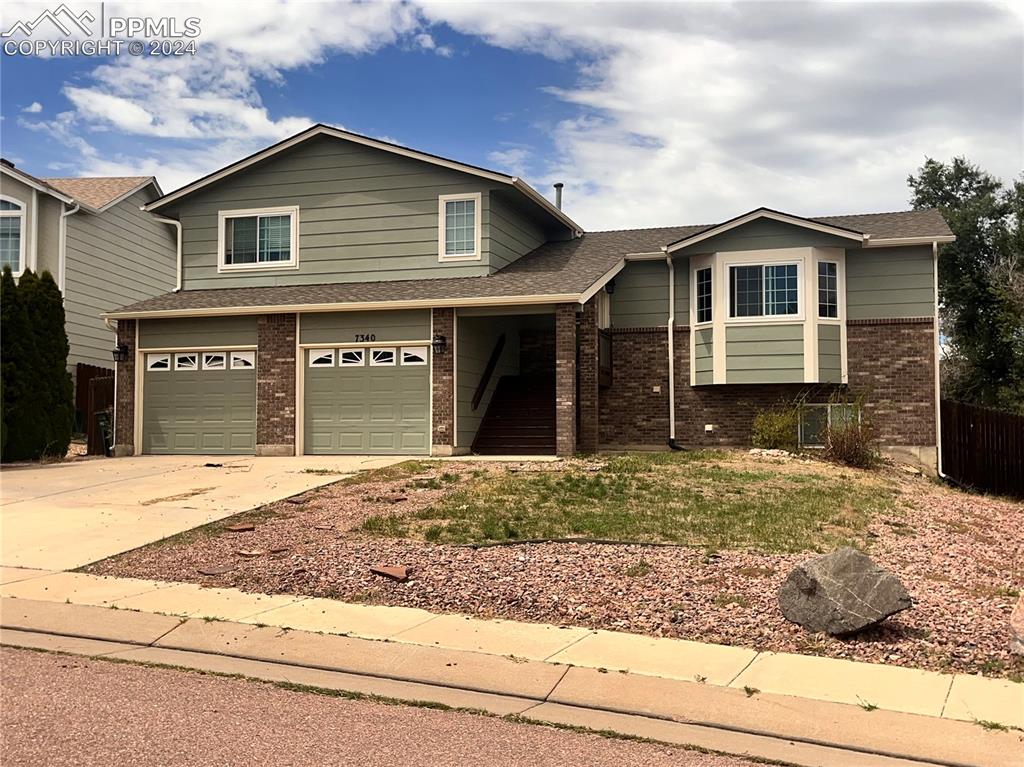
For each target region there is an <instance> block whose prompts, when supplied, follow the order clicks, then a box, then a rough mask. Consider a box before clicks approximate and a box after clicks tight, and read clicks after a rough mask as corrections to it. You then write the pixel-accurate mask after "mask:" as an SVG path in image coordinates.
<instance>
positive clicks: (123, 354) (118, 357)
mask: <svg viewBox="0 0 1024 767" xmlns="http://www.w3.org/2000/svg"><path fill="white" fill-rule="evenodd" d="M111 354H112V355H113V357H114V362H127V361H128V344H118V345H117V346H115V347H114V351H113V352H111Z"/></svg>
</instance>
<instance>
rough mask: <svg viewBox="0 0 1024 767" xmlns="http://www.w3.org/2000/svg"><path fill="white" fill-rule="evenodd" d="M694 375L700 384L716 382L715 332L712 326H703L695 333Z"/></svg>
mask: <svg viewBox="0 0 1024 767" xmlns="http://www.w3.org/2000/svg"><path fill="white" fill-rule="evenodd" d="M693 343H694V346H693V357H694V360H693V362H694V364H693V370H694V377H695V382H696V384H697V385H698V386H699V385H701V384H710V383H714V371H715V358H714V349H715V342H714V332H713V331H712V329H711V328H702V329H700V330H695V331H694V333H693Z"/></svg>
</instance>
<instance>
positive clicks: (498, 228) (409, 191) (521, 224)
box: [161, 136, 543, 290]
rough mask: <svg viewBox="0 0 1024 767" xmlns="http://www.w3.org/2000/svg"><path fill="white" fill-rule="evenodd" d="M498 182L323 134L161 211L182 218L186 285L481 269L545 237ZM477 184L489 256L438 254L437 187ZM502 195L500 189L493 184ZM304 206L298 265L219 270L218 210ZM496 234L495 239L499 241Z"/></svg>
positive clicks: (465, 190)
mask: <svg viewBox="0 0 1024 767" xmlns="http://www.w3.org/2000/svg"><path fill="white" fill-rule="evenodd" d="M496 190H497V191H498V192H500V191H507V190H504V188H503V186H502V185H500V184H495V183H494V182H490V181H487V180H485V179H481V178H479V177H476V176H472V175H469V174H466V173H461V172H459V171H456V170H450V169H448V168H443V167H440V166H437V165H433V164H431V163H427V162H424V161H421V160H415V159H412V158H407V157H401V156H398V155H395V154H392V153H390V152H385V151H382V150H379V149H373V148H370V147H365V146H361V145H359V144H355V143H352V142H349V141H345V140H341V139H336V138H331V137H327V136H321V137H318V138H314V139H310V140H309V141H307V142H305V143H303V144H300V145H298V146H296V147H294V148H292V149H290V150H288V151H286V152H283V153H281V154H278V155H276V156H274V157H271V158H268V159H266V160H264V161H263V162H261V163H258V164H256V165H254V166H252V167H250V168H247V169H245V170H243V171H239V172H238V173H236V174H233V175H232V176H230V177H228V178H226V179H225V180H223V181H221V182H218V183H215V184H212V185H211V186H209V187H207V188H205V189H202V190H199V191H197V192H195V193H194V194H193V195H190V196H189V197H187V198H185V199H183V200H181V201H180V202H177V203H175V204H173V205H171V206H168V208H167V209H166V210H163V211H161V213H164V214H167V215H170V216H172V217H178V218H179V219H180V220H181V222H182V228H183V260H184V266H185V269H184V287H185V289H187V290H194V289H199V288H223V287H236V286H266V285H308V284H314V283H323V282H332V281H344V282H358V281H375V280H397V279H417V278H431V277H471V276H483V275H486V274H488V273H491V272H493V271H495V270H496V269H498V268H500V267H502V266H504V265H506V264H507V263H510V262H511V261H513V260H515V259H516V258H518V257H519V256H521V255H523V254H524V253H526V252H528V251H529V250H532V249H533V247H535V245H534V243H535V242H536V243H537V244H539V243H540V241H541V239H543V237H542V235H541V234H540V229H539V228H538V226H537V225H536V224H533V223H531V218H532V217H534V216H539V215H540V214H539V212H538V211H539V209H538V211H531V212H529V213H527V212H525V211H526V208H525V207H524V208H522V209H517V208H516V207H515V206H514V205H512V204H511V203H508V202H505V201H499V202H498V210H497V211H496V217H495V219H494V224H495V228H494V232H493V233H492V227H491V223H492V218H491V216H492V211H491V198H492V193H495V192H496ZM473 193H480V195H481V199H480V206H479V207H480V209H479V210H477V215H478V216H479V219H480V222H481V237H482V243H481V248H482V251H483V253H482V258H481V260H479V261H461V262H451V263H443V262H439V261H438V197H439V195H447V194H473ZM495 199H497V194H495ZM294 205H297V206H298V207H299V214H298V215H299V226H298V228H299V247H298V260H299V263H298V268H292V269H277V270H272V269H268V270H261V269H254V270H249V271H244V272H238V271H233V272H218V271H217V226H218V223H217V214H218V211H226V210H239V209H253V208H274V207H280V206H294ZM492 238H493V239H494V243H493V244H492Z"/></svg>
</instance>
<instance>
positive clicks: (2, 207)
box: [0, 197, 25, 276]
mask: <svg viewBox="0 0 1024 767" xmlns="http://www.w3.org/2000/svg"><path fill="white" fill-rule="evenodd" d="M24 224H25V208H24V207H23V206H22V204H21V203H19V202H16V201H14V200H12V199H10V198H8V197H2V198H0V269H3V268H4V267H5V266H9V267H11V271H12V272H14V275H15V276H18V275H19V274H21V273H22V271H23V270H24V268H25V241H24V240H23V239H22V236H21V233H22V231H23V230H24Z"/></svg>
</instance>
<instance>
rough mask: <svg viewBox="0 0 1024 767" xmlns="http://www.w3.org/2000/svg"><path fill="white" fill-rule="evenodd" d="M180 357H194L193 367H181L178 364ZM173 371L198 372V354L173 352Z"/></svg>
mask: <svg viewBox="0 0 1024 767" xmlns="http://www.w3.org/2000/svg"><path fill="white" fill-rule="evenodd" d="M181 357H194V358H195V367H182V366H181V365H180V364H179V362H178V361H179V359H180V358H181ZM174 369H175V370H199V353H198V352H175V353H174Z"/></svg>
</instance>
